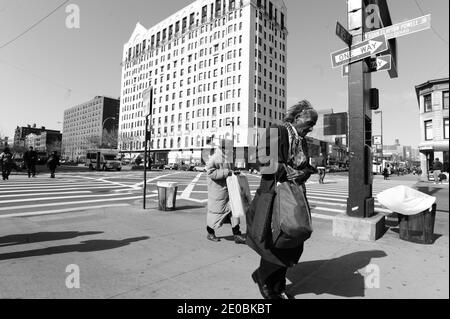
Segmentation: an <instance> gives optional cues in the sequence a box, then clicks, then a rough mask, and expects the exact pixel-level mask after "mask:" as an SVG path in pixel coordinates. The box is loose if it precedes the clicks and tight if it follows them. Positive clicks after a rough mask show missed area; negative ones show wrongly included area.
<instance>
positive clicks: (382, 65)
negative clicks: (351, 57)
mask: <svg viewBox="0 0 450 319" xmlns="http://www.w3.org/2000/svg"><path fill="white" fill-rule="evenodd" d="M369 68H370V72H376V71H389V70H390V69H391V68H392V56H391V55H390V54H387V55H382V56H378V57H376V58H374V59H372V60H371V61H370V65H369ZM349 73H350V65H349V64H346V65H343V66H342V77H346V76H348V75H349Z"/></svg>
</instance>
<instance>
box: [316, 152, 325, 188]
mask: <svg viewBox="0 0 450 319" xmlns="http://www.w3.org/2000/svg"><path fill="white" fill-rule="evenodd" d="M326 169H327V158H326V157H325V156H323V153H320V156H319V158H318V160H317V170H318V171H319V184H324V179H325V175H326Z"/></svg>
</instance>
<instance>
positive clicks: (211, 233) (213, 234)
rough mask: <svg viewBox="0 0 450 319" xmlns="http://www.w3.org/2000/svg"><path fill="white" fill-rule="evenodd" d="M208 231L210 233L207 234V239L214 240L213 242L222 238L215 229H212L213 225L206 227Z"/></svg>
mask: <svg viewBox="0 0 450 319" xmlns="http://www.w3.org/2000/svg"><path fill="white" fill-rule="evenodd" d="M206 231H207V232H208V235H207V236H206V239H208V240H210V241H213V242H218V241H220V239H219V238H217V237H216V234H215V232H214V229H212V228H211V227H209V226H207V227H206Z"/></svg>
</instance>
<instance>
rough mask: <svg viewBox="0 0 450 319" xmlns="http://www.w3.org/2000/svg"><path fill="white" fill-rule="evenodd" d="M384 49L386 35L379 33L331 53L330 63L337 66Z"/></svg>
mask: <svg viewBox="0 0 450 319" xmlns="http://www.w3.org/2000/svg"><path fill="white" fill-rule="evenodd" d="M386 50H388V44H387V40H386V36H385V35H381V36H379V37H376V38H373V39H370V40H366V41H363V42H361V43H358V44H355V45H353V46H352V47H351V48H345V49H342V50H339V51H336V52H334V53H332V54H331V63H332V66H333V68H337V67H339V66H341V65H344V64H349V63H352V62H356V61H359V60H362V59H365V58H368V57H370V56H372V55H375V54H378V53H382V52H384V51H386Z"/></svg>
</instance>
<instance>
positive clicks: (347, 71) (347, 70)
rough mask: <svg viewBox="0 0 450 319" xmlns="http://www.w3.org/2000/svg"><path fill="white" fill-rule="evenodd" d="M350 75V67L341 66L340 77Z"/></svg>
mask: <svg viewBox="0 0 450 319" xmlns="http://www.w3.org/2000/svg"><path fill="white" fill-rule="evenodd" d="M349 74H350V65H348V64H346V65H343V66H342V77H346V76H348V75H349Z"/></svg>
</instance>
